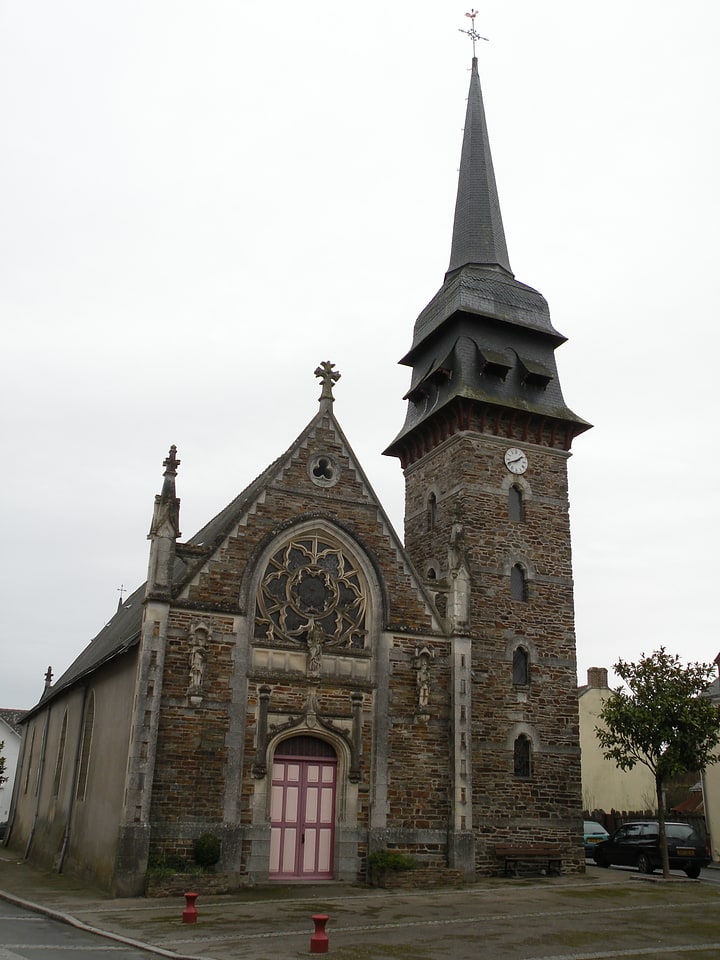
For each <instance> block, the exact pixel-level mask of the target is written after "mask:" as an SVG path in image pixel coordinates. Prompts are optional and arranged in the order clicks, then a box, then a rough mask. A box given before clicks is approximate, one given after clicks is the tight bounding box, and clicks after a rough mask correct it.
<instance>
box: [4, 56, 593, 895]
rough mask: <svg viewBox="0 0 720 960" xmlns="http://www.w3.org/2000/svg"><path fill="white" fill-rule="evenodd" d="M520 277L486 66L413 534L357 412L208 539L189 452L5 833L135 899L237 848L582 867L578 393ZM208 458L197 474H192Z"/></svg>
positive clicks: (423, 328)
mask: <svg viewBox="0 0 720 960" xmlns="http://www.w3.org/2000/svg"><path fill="white" fill-rule="evenodd" d="M563 340H564V338H563V337H562V335H560V334H559V333H557V331H556V330H554V328H553V327H552V324H551V322H550V317H549V313H548V309H547V304H546V303H545V300H544V299H543V298H542V296H541V295H540V294H539V293H538V292H537V291H535V290H533V289H532V288H530V287H527V286H525V285H524V284H521V283H519V282H518V281H517V280H515V278H514V275H513V274H512V271H511V270H510V265H509V261H508V255H507V250H506V247H505V238H504V234H503V228H502V220H501V217H500V208H499V202H498V198H497V192H496V188H495V182H494V175H493V172H492V160H491V156H490V148H489V141H488V137H487V129H486V125H485V117H484V110H483V104H482V95H481V90H480V81H479V76H478V72H477V62H476V61H475V60H474V61H473V71H472V76H471V83H470V96H469V99H468V114H467V118H466V126H465V134H464V141H463V153H462V159H461V167H460V177H459V187H458V200H457V207H456V214H455V225H454V230H453V243H452V254H451V262H450V267H449V269H448V272H447V274H446V276H445V280H444V283H443V285H442V287H441V289H440V291H439V292H438V294H437V295H436V296H435V298H433V300H432V301H431V303H430V304H429V305H428V306H427V307H426V308H425V310H424V311H423V312H422V313H421V314H420V316H419V317H418V320H417V322H416V324H415V330H414V336H413V342H412V346H411V349H410V351H409V353H408V354H407V355H406V357H405V358H403V361H402V362H403V363H405V364H406V365H408V366H410V367H411V368H412V378H411V387H410V390H409V392H408V394H407V400H408V411H407V419H406V422H405V425H404V426H403V428H402V429H401V431H400V433H399V434H398V435H397V437H396V438H395V440H393V441H392V443H391V444H390V446H389V447H388V449H387V450H386V453H388V454H389V455H391V456H396V457H398V459H399V460H400V463H401V465H402V468H403V470H404V473H405V478H406V515H405V538H404V543H403V542H402V541H401V540H400V539H399V537H398V536H397V535H396V534H395V532H394V531H393V529H392V526H391V524H390V522H389V521H388V518H387V516H386V515H385V513H384V511H383V509H382V506H381V504H380V503H379V501H378V499H377V497H376V496H375V494H374V492H373V490H372V488H371V487H370V484H369V483H368V480H367V478H366V476H365V474H364V473H363V470H362V467H361V466H360V464H359V463H358V461H357V459H356V457H355V455H354V453H353V451H352V448H351V447H350V444H349V442H348V440H347V439H346V437H345V436H344V434H343V431H342V429H341V427H340V424H339V422H338V420H337V418H336V416H335V413H334V402H335V401H334V395H333V393H334V388H335V385H336V382H337V379H338V377H339V374H338V372H337V371H336V370H335V369H334V366H333V364H331V363H329V362H323V363H321V364H320V365H319V367H318V369H317V370H316V371H315V374H316V376H317V377H318V379H319V381H320V384H321V396H320V399H319V409H318V411H317V413H316V414H315V416H313V418H312V419H311V420H310V422H309V423H308V424H307V426H306V427H305V429H304V430H303V431H302V433H301V434H300V435H299V437H298V439H297V440H296V441H295V443H294V444H292V446H291V447H290V448H289V449H288V450H287V451H286V452H285V453H284V454H283V455H282V456H280V457H279V458H278V460H276V461H275V462H274V463H273V464H272V465H270V466H269V467H268V468H267V469H266V470H265V471H264V472H263V473H262V474H261V475H260V476H259V477H258V478H257V479H256V480H255V481H253V483H251V484H250V486H249V487H247V488H246V490H244V491H243V492H242V493H241V494H240V495H239V496H238V497H237V498H236V499H235V500H234V501H233V502H232V503H230V504H229V505H228V506H227V507H226V508H225V509H224V510H223V511H222V512H221V513H220V514H218V516H216V517H215V518H213V519H212V520H210V522H209V523H208V524H206V526H205V527H204V528H203V529H202V530H200V531H199V532H198V533H197V534H196V535H195V536H193V537H192V538H190V539H189V540H188V541H186V542H183V541H181V539H180V521H179V499H178V497H177V492H176V477H177V474H178V467H179V460H178V457H177V451H176V449H175V448H174V447H173V448H171V449H170V452H169V454H168V456H167V458H166V460H165V462H164V468H165V470H164V478H163V486H162V490H161V493H160V494H159V495H158V496H156V498H155V505H154V511H153V518H152V524H151V530H150V535H149V540H150V558H149V567H148V578H147V581H146V583H144V584H143V585H142V586H141V587H139V588H138V589H137V590H136V591H135V592H134V593H133V594H132V595H131V596H130V597H128V599H127V600H126V601H125V603H123V604H122V605H121V607H120V608H119V609H118V612H117V614H116V616H115V617H114V618H113V619H112V620H111V621H110V623H109V624H108V625H107V626H106V627H105V628H104V629H103V630H102V631H101V632H100V633H99V634H98V636H97V637H96V638H95V639H94V640H93V641H92V642H91V644H90V645H89V646H88V647H87V648H86V649H85V650H84V651H83V652H82V653H81V654H80V656H79V657H78V658H77V660H76V661H75V662H74V663H73V664H72V665H71V666H70V667H69V669H68V670H67V671H66V672H65V673H64V674H63V675H62V676H61V677H60V678H59V679H58V680H57V681H56V682H55V683H54V684H50V683H49V682H48V686H47V688H46V690H45V693H44V695H43V697H42V699H41V700H40V702H39V703H38V704H37V705H36V707H35V708H34V709H33V710H31V711H29V713H28V715H27V717H26V719H25V732H24V738H23V747H22V754H21V759H20V764H19V769H18V776H17V780H16V788H15V796H14V806H13V813H12V817H11V823H10V827H9V831H8V832H9V843H10V846H11V847H12V848H13V849H15V850H17V851H22V852H23V853H24V855H25V856H27V857H28V858H30V859H31V860H33V861H35V862H38V863H41V864H44V865H46V866H51V867H53V868H54V869H56V870H59V871H66V872H69V873H72V874H74V875H77V876H80V877H83V878H84V879H86V880H89V881H91V882H94V883H97V884H100V885H101V886H103V887H105V888H107V889H108V890H110V891H112V892H113V893H115V894H118V895H130V894H135V893H138V892H140V891H142V889H143V883H144V878H145V872H146V869H147V865H148V863H149V862H157V861H161V860H162V859H163V858H168V857H171V856H172V857H176V856H179V857H190V856H191V853H192V848H193V843H194V840H195V839H196V838H197V837H198V836H200V835H201V834H204V833H208V832H210V833H213V834H215V835H216V836H218V837H219V838H220V840H221V841H222V858H221V863H220V869H221V870H223V871H224V872H225V873H227V874H228V875H229V876H230V877H231V880H232V881H233V882H235V883H238V884H241V883H244V882H272V881H283V882H296V881H303V880H309V879H312V880H347V881H355V880H358V879H363V878H364V877H365V876H366V868H367V857H368V855H369V854H370V853H372V852H373V851H375V850H380V849H384V848H392V849H397V850H399V851H401V852H404V853H409V854H411V855H413V856H414V857H415V858H416V859H417V860H418V861H419V862H420V863H422V864H424V865H427V866H430V867H435V868H443V867H450V868H453V869H454V870H457V871H460V872H461V874H462V875H463V877H465V878H466V879H467V880H471V879H473V878H475V877H477V876H484V875H490V874H493V873H495V872H498V871H499V870H501V869H502V865H501V862H500V861H499V860H498V858H497V857H496V856H495V846H496V845H497V844H498V843H503V842H505V843H506V842H513V841H518V842H519V841H523V840H525V841H547V842H553V843H555V844H558V845H559V846H560V847H561V849H562V856H563V862H564V869H565V870H568V871H570V870H581V869H583V865H584V856H583V850H582V835H581V809H582V802H581V787H580V754H579V735H578V711H577V697H576V665H575V637H574V623H573V589H572V571H571V549H570V547H571V545H570V530H569V519H568V486H567V460H568V457H569V451H570V447H571V443H572V440H573V438H574V437H575V436H576V435H577V434H578V433H580V432H582V431H583V430H585V429H587V427H588V426H589V424H587V423H586V422H585V421H583V420H581V419H580V418H579V417H577V416H576V415H575V414H574V413H573V412H572V411H571V410H570V409H569V408H568V407H567V406H566V405H565V402H564V400H563V397H562V393H561V390H560V386H559V381H558V376H557V368H556V365H555V359H554V350H555V348H556V347H557V346H558V345H560V344H561V343H562V342H563ZM188 469H192V465H189V467H188Z"/></svg>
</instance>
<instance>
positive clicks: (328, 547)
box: [255, 534, 367, 649]
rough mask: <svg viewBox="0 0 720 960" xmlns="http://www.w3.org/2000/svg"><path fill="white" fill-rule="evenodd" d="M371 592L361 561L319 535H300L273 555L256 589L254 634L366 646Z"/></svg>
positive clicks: (302, 641) (265, 636)
mask: <svg viewBox="0 0 720 960" xmlns="http://www.w3.org/2000/svg"><path fill="white" fill-rule="evenodd" d="M366 607H367V601H366V594H365V589H364V585H363V580H362V577H361V574H360V570H359V568H358V566H357V564H356V563H355V562H354V561H353V560H352V558H351V557H350V556H348V554H347V553H346V552H345V551H344V550H343V549H342V548H341V547H340V546H339V545H337V544H336V543H333V542H331V541H330V540H329V538H327V537H325V536H324V535H320V534H309V535H305V536H300V537H297V538H296V539H294V540H291V541H290V542H289V543H285V544H284V545H283V546H282V547H281V548H280V549H278V550H277V551H276V552H275V553H274V554H273V556H272V557H271V558H270V562H269V563H268V565H267V568H266V569H265V573H264V575H263V578H262V580H261V582H260V586H259V588H258V592H257V603H256V615H255V637H256V638H257V639H267V640H270V639H280V640H292V641H295V642H297V643H302V644H308V642H309V638H310V636H311V634H313V633H318V630H322V633H323V635H324V640H323V644H324V645H325V646H327V647H332V646H336V647H350V648H354V649H363V648H364V647H365V636H366V627H365V618H366Z"/></svg>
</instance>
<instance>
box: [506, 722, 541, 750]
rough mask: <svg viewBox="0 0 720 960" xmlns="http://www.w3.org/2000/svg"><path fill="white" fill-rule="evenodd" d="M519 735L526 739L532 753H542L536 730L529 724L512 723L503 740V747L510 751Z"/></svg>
mask: <svg viewBox="0 0 720 960" xmlns="http://www.w3.org/2000/svg"><path fill="white" fill-rule="evenodd" d="M521 734H522V735H523V736H525V737H527V738H528V740H529V741H530V743H531V744H532V748H533V752H534V753H542V740H541V739H540V737H539V736H538V733H537V730H535V728H534V727H533V726H532V724H530V723H514V724H513V725H512V726H511V727H510V730H509V732H508V735H507V738H506V740H505V746H506V748H507V749H508V750H510V751H512V749H513V746H514V744H515V741H516V740H517V738H518V737H519V736H520V735H521Z"/></svg>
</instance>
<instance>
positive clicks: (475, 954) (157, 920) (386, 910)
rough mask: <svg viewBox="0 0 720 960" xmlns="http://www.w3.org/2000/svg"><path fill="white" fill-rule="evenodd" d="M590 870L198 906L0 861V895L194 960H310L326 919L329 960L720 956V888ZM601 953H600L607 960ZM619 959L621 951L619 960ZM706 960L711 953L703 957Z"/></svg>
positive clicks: (231, 898)
mask: <svg viewBox="0 0 720 960" xmlns="http://www.w3.org/2000/svg"><path fill="white" fill-rule="evenodd" d="M654 879H655V882H652V881H651V882H642V880H641V878H640V877H639V875H638V874H637V873H633V872H627V871H622V870H612V869H611V870H600V869H598V868H596V867H588V872H587V874H586V875H585V876H581V877H537V878H533V879H526V880H515V879H511V878H508V879H505V878H493V879H487V880H481V881H480V882H478V883H477V884H472V885H468V886H467V887H464V888H462V889H460V890H454V889H434V890H430V891H415V892H409V891H405V890H404V891H402V892H399V891H385V890H376V889H369V888H367V887H362V886H353V885H347V884H343V883H335V884H323V885H318V886H316V885H303V886H292V887H276V886H273V887H257V888H249V889H246V890H243V891H241V892H237V893H234V894H231V895H227V896H218V897H204V898H203V897H200V898H199V900H198V902H197V908H198V922H197V924H183V923H182V922H181V916H182V911H183V908H184V906H185V902H184V899H183V898H169V899H145V898H141V897H138V898H131V899H120V900H113V899H110V898H108V897H103V896H102V895H101V894H98V892H97V891H93V890H88V889H86V888H83V887H82V886H81V885H80V884H78V883H76V882H74V881H73V880H72V879H70V878H68V877H65V876H58V875H57V874H50V873H41V872H39V871H37V870H35V869H33V868H31V867H29V866H28V865H27V864H25V863H22V862H19V861H17V860H13V859H11V858H9V857H8V854H7V851H5V850H0V896H1V897H3V898H4V899H8V900H11V901H14V902H23V903H29V904H33V905H34V909H38V910H40V911H41V912H44V913H49V914H51V915H56V916H59V917H61V918H62V919H65V920H66V921H68V922H73V923H76V924H78V925H85V926H87V927H90V928H92V929H94V930H96V931H97V930H99V931H103V932H105V933H107V934H110V935H113V936H114V937H116V938H118V939H121V940H123V941H125V942H132V943H133V944H135V945H139V944H141V945H144V946H146V947H147V948H148V949H152V950H153V951H155V952H156V953H158V954H159V955H161V956H166V957H183V958H188V957H190V958H193V960H235V958H244V960H294V958H297V957H307V956H311V954H310V937H311V935H312V932H313V923H312V920H311V917H312V914H314V913H326V914H328V915H329V917H330V920H329V922H328V925H327V932H328V935H329V937H330V949H329V955H331V956H332V957H334V958H336V960H398V958H402V960H406V958H407V960H445V958H452V960H478V958H479V957H487V958H488V960H489V958H493V960H496V958H497V960H541V958H547V957H552V958H553V960H557V958H559V957H562V958H566V957H567V958H568V960H570V958H572V960H582V958H586V957H587V958H590V957H592V958H593V960H594V958H598V957H602V956H612V957H616V958H617V957H635V956H644V957H647V956H648V947H651V948H653V949H652V955H653V958H654V960H657V958H661V957H662V956H663V953H664V952H668V960H685V955H684V954H683V948H684V947H686V948H687V954H686V956H687V960H710V958H713V960H714V958H715V957H717V956H718V954H720V929H719V927H718V922H717V919H716V917H717V910H718V907H719V906H720V887H719V886H717V885H710V884H703V883H700V882H697V881H685V880H683V879H682V878H679V877H678V878H676V880H673V881H670V882H663V881H662V880H661V878H654ZM602 951H605V952H602ZM618 951H620V952H618ZM706 951H707V953H706Z"/></svg>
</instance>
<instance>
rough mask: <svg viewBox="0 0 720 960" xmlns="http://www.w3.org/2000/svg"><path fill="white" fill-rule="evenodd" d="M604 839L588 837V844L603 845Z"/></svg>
mask: <svg viewBox="0 0 720 960" xmlns="http://www.w3.org/2000/svg"><path fill="white" fill-rule="evenodd" d="M601 842H602V837H588V843H601Z"/></svg>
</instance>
